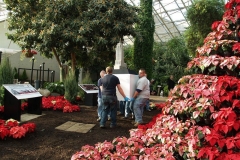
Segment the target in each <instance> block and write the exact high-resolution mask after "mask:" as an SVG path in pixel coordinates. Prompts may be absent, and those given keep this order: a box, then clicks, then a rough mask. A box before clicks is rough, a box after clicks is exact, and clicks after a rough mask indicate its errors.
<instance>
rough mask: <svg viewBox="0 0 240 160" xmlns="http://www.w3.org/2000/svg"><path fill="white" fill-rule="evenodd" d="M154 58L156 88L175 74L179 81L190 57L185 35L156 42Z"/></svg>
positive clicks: (164, 83) (175, 78)
mask: <svg viewBox="0 0 240 160" xmlns="http://www.w3.org/2000/svg"><path fill="white" fill-rule="evenodd" d="M153 58H154V60H155V63H154V69H153V78H154V79H155V83H154V89H155V90H156V88H157V85H163V86H165V85H166V82H167V78H169V76H170V75H173V76H174V81H175V82H177V81H178V79H179V78H181V77H182V76H183V75H185V74H188V73H187V72H186V71H185V68H186V67H187V63H188V61H189V60H190V57H189V56H188V53H187V48H186V46H185V43H184V39H183V37H175V38H173V39H171V40H169V41H168V42H166V43H162V42H156V43H154V48H153Z"/></svg>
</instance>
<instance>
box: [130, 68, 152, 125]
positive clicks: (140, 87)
mask: <svg viewBox="0 0 240 160" xmlns="http://www.w3.org/2000/svg"><path fill="white" fill-rule="evenodd" d="M138 73H139V80H138V81H137V86H136V91H135V92H134V95H133V98H131V101H134V104H133V111H134V115H135V123H134V126H135V127H137V126H138V125H139V124H142V123H143V119H142V116H143V110H144V106H145V104H146V102H147V100H148V99H149V98H150V88H149V84H148V79H147V78H146V76H145V74H146V71H145V69H140V70H139V72H138Z"/></svg>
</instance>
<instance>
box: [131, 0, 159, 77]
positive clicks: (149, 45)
mask: <svg viewBox="0 0 240 160" xmlns="http://www.w3.org/2000/svg"><path fill="white" fill-rule="evenodd" d="M140 9H141V11H140V13H139V19H140V22H139V23H138V24H137V26H136V31H137V33H139V34H140V35H138V36H136V39H135V41H134V68H135V70H137V71H138V70H139V69H140V68H144V69H146V72H147V74H148V78H149V79H150V78H151V77H152V50H153V42H154V37H153V33H154V30H155V24H154V19H153V16H152V1H151V0H147V1H146V0H140Z"/></svg>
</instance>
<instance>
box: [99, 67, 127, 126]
mask: <svg viewBox="0 0 240 160" xmlns="http://www.w3.org/2000/svg"><path fill="white" fill-rule="evenodd" d="M112 71H113V69H112V67H107V68H106V73H107V74H106V75H105V76H104V77H103V78H101V80H100V82H101V84H100V88H101V93H102V102H103V104H102V112H101V120H100V127H101V128H105V124H106V121H107V114H108V113H109V112H110V117H111V124H110V128H115V127H116V122H117V95H116V87H117V88H118V91H119V93H120V94H121V95H122V96H123V97H124V100H125V101H128V100H129V98H127V97H126V96H125V94H124V92H123V90H122V87H121V86H120V81H119V79H118V77H116V76H114V75H112Z"/></svg>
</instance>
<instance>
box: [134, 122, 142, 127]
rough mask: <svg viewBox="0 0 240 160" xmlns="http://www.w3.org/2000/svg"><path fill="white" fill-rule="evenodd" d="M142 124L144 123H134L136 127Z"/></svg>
mask: <svg viewBox="0 0 240 160" xmlns="http://www.w3.org/2000/svg"><path fill="white" fill-rule="evenodd" d="M141 124H142V123H138V122H137V123H135V124H134V127H138V125H141Z"/></svg>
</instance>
